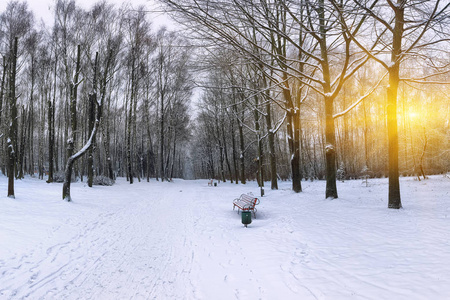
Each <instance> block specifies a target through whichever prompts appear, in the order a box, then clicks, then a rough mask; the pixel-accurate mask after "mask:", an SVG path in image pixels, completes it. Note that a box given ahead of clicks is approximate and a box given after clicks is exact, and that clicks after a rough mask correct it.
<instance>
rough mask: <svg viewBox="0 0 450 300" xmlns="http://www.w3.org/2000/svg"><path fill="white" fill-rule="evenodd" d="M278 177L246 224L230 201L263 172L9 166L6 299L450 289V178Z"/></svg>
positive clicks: (3, 223)
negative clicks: (241, 177) (62, 178)
mask: <svg viewBox="0 0 450 300" xmlns="http://www.w3.org/2000/svg"><path fill="white" fill-rule="evenodd" d="M369 183H370V186H369V187H365V185H364V184H362V182H361V181H360V180H358V181H346V182H344V183H341V182H339V183H338V191H339V196H340V198H339V199H335V200H330V199H324V189H325V182H323V181H315V182H302V184H303V190H304V192H303V193H300V194H294V193H293V192H292V191H290V183H289V182H280V190H278V191H271V190H270V189H268V188H267V187H266V190H265V191H266V196H264V197H263V198H262V199H261V204H260V205H259V206H258V212H257V215H256V219H253V222H252V224H250V225H249V227H248V228H245V227H244V226H243V225H242V224H241V219H240V215H238V214H237V213H236V211H233V210H232V200H233V199H234V198H235V197H238V196H239V195H240V194H241V193H248V192H252V193H254V194H255V195H258V194H259V189H258V188H257V186H256V184H255V183H254V182H253V183H249V184H247V185H236V184H230V183H220V184H219V186H217V187H208V186H207V181H206V180H198V181H182V180H175V182H172V183H166V182H164V183H161V182H156V181H151V182H150V183H147V182H141V183H135V184H133V185H129V184H128V183H127V182H126V181H125V180H124V179H119V180H118V182H117V183H116V185H114V186H113V187H98V186H96V187H93V188H89V187H87V186H86V185H85V184H84V183H75V184H73V186H72V197H73V200H74V202H72V203H67V202H64V201H62V200H61V190H62V185H61V184H46V183H45V182H44V181H39V180H36V179H31V178H27V179H25V180H21V181H16V199H10V198H7V197H6V196H5V195H6V193H7V179H6V177H3V176H1V177H0V191H3V193H2V194H3V195H4V196H1V197H0V299H23V298H25V299H332V300H336V299H408V300H410V299H434V300H435V299H450V179H449V178H445V177H444V176H442V175H441V176H432V177H431V178H430V179H428V180H425V181H421V182H418V181H416V180H414V179H413V178H402V179H401V189H402V202H403V206H404V208H403V209H401V210H390V209H387V179H377V180H375V179H373V180H370V181H369Z"/></svg>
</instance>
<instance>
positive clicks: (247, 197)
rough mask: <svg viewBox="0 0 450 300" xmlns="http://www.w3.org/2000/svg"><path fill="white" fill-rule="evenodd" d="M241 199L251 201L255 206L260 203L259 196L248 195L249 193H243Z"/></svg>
mask: <svg viewBox="0 0 450 300" xmlns="http://www.w3.org/2000/svg"><path fill="white" fill-rule="evenodd" d="M241 199H242V200H244V201H247V202H249V203H250V204H251V205H252V206H255V205H257V204H258V203H259V200H258V198H255V197H252V196H250V195H247V194H242V195H241Z"/></svg>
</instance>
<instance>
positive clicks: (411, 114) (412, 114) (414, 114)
mask: <svg viewBox="0 0 450 300" xmlns="http://www.w3.org/2000/svg"><path fill="white" fill-rule="evenodd" d="M408 115H409V118H410V119H415V118H416V117H418V116H419V114H418V113H416V112H413V111H411V112H409V113H408Z"/></svg>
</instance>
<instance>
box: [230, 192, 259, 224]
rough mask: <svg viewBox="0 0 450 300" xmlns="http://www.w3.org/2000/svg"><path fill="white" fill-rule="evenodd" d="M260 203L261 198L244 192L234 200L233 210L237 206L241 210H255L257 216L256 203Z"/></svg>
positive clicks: (254, 213)
mask: <svg viewBox="0 0 450 300" xmlns="http://www.w3.org/2000/svg"><path fill="white" fill-rule="evenodd" d="M258 204H259V199H258V198H256V197H254V196H252V195H248V194H242V195H241V196H240V197H239V198H236V199H234V200H233V210H234V208H235V207H237V208H238V213H239V210H250V211H253V215H254V216H255V218H256V211H257V209H256V208H255V205H258Z"/></svg>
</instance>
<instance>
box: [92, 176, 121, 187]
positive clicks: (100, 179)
mask: <svg viewBox="0 0 450 300" xmlns="http://www.w3.org/2000/svg"><path fill="white" fill-rule="evenodd" d="M114 183H115V181H114V180H112V179H111V178H109V177H106V176H103V175H100V176H95V177H94V180H93V181H92V184H93V185H104V186H112V185H114Z"/></svg>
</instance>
